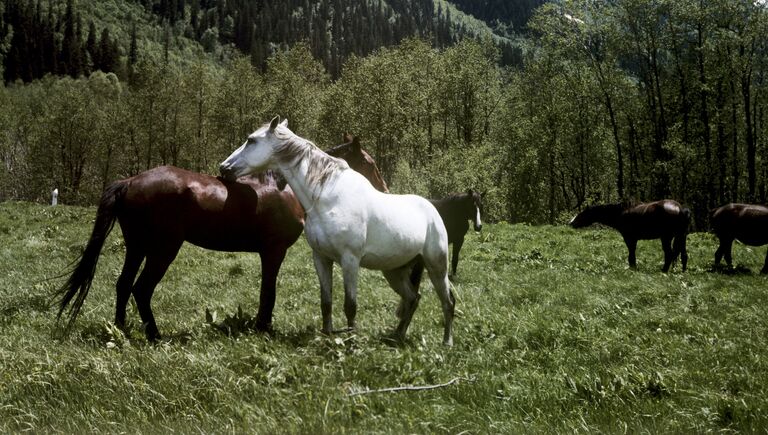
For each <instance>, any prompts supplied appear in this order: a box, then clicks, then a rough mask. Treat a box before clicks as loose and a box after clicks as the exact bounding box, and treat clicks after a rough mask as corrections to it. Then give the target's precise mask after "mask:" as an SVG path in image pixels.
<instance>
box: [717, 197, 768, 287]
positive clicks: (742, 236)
mask: <svg viewBox="0 0 768 435" xmlns="http://www.w3.org/2000/svg"><path fill="white" fill-rule="evenodd" d="M710 222H711V223H712V231H713V232H714V233H715V235H716V236H717V238H718V239H719V240H720V246H719V247H718V248H717V251H715V266H718V265H719V264H720V259H721V258H723V256H725V263H726V264H727V265H728V267H733V259H732V257H731V247H732V246H733V241H734V240H738V241H740V242H742V243H744V244H745V245H749V246H762V245H765V244H766V243H768V207H765V206H762V205H753V204H727V205H724V206H722V207H719V208H716V209H714V210H712V212H711V214H710ZM760 273H768V254H766V257H765V264H764V265H763V269H762V270H761V271H760Z"/></svg>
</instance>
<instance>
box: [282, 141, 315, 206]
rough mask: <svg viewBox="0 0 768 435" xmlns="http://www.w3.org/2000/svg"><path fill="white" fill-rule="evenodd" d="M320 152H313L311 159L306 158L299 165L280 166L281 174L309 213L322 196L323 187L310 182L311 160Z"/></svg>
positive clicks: (286, 164)
mask: <svg viewBox="0 0 768 435" xmlns="http://www.w3.org/2000/svg"><path fill="white" fill-rule="evenodd" d="M317 152H319V151H317V150H312V154H311V155H310V157H309V158H304V159H302V160H301V161H299V162H298V164H291V163H280V164H278V166H279V168H280V172H281V173H282V174H283V176H284V177H285V179H286V180H287V181H288V185H290V186H291V189H293V192H294V194H295V195H296V198H297V199H298V200H299V202H300V203H301V206H302V207H304V210H306V212H307V213H309V212H310V211H311V210H312V209H314V208H315V207H316V206H317V204H318V202H319V201H321V199H322V197H321V195H320V193H321V190H322V189H323V186H322V185H317V184H312V183H310V180H309V170H310V161H309V159H311V158H315V157H316V156H315V155H314V154H315V153H317Z"/></svg>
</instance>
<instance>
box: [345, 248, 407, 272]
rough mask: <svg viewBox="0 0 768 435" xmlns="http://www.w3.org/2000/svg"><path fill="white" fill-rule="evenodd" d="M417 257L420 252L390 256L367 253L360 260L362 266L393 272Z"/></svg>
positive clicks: (405, 252) (399, 253)
mask: <svg viewBox="0 0 768 435" xmlns="http://www.w3.org/2000/svg"><path fill="white" fill-rule="evenodd" d="M417 255H419V254H418V252H407V251H401V252H397V253H390V254H381V253H367V254H365V255H363V257H362V258H361V259H360V266H361V267H364V268H366V269H374V270H393V269H397V268H399V267H402V266H404V265H406V264H408V263H409V262H410V261H411V260H413V259H414V258H416V256H417Z"/></svg>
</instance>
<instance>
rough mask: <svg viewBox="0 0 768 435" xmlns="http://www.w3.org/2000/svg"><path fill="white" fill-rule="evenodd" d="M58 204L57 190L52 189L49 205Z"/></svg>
mask: <svg viewBox="0 0 768 435" xmlns="http://www.w3.org/2000/svg"><path fill="white" fill-rule="evenodd" d="M58 203H59V189H53V194H52V196H51V205H53V206H55V205H56V204H58Z"/></svg>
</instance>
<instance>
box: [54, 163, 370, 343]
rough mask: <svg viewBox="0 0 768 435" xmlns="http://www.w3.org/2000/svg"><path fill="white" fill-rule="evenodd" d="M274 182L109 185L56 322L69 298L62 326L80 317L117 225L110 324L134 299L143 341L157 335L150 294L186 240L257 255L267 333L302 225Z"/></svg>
mask: <svg viewBox="0 0 768 435" xmlns="http://www.w3.org/2000/svg"><path fill="white" fill-rule="evenodd" d="M357 164H361V165H362V166H355V168H361V169H364V170H366V166H367V165H368V164H369V163H368V162H358V163H357ZM370 164H371V165H374V166H375V163H373V162H371V163H370ZM278 178H279V174H273V173H271V172H270V173H266V174H261V175H259V176H257V177H242V178H240V179H238V180H237V181H226V180H222V179H219V178H216V177H212V176H210V175H203V174H198V173H195V172H190V171H187V170H184V169H179V168H175V167H172V166H163V167H159V168H154V169H150V170H148V171H145V172H142V173H141V174H138V175H136V176H134V177H131V178H127V179H124V180H120V181H116V182H114V183H112V184H111V185H110V186H108V187H107V188H106V190H105V191H104V193H103V195H102V197H101V202H100V204H99V207H98V210H97V212H96V223H95V224H94V227H93V232H92V234H91V237H90V239H89V240H88V244H87V246H86V248H85V251H84V252H83V255H82V257H81V258H80V261H79V263H78V264H77V266H76V267H75V269H74V270H73V271H72V274H71V276H70V277H69V279H68V280H67V282H66V283H65V284H64V285H63V286H62V287H61V288H60V289H59V290H58V292H57V295H58V296H59V297H60V302H59V313H58V318H59V319H60V318H61V316H62V314H63V312H64V311H65V309H66V308H67V305H68V304H69V303H70V302H71V301H72V299H73V298H75V299H74V303H73V305H72V306H71V307H70V309H69V322H68V326H71V325H72V323H73V322H74V320H75V318H76V317H77V315H78V314H79V312H80V308H81V307H82V304H83V301H84V300H85V297H86V295H87V294H88V290H89V289H90V287H91V283H92V281H93V276H94V274H95V271H96V264H97V262H98V260H99V253H100V252H101V248H102V246H103V244H104V241H105V240H106V238H107V235H108V234H109V233H110V231H111V230H112V226H113V225H114V223H115V220H117V221H118V222H119V223H120V227H121V229H122V233H123V238H124V239H125V250H126V253H125V263H124V265H123V270H122V272H121V273H120V277H119V278H118V280H117V297H116V301H115V324H116V325H117V326H118V327H119V328H120V329H123V330H124V329H125V311H126V304H127V303H128V298H129V297H130V295H131V294H133V297H134V299H135V301H136V306H137V308H138V310H139V315H140V316H141V320H142V322H143V323H144V325H145V333H146V336H147V339H149V340H150V341H153V340H156V339H158V338H159V337H160V334H159V332H158V329H157V325H156V324H155V319H154V315H153V313H152V308H151V306H150V301H151V299H152V294H153V292H154V290H155V286H157V284H158V283H159V282H160V280H161V279H162V278H163V276H164V275H165V272H166V271H167V269H168V267H169V266H170V265H171V263H172V262H173V260H174V259H175V258H176V255H177V254H178V252H179V249H180V248H181V245H182V244H183V243H184V241H188V242H190V243H192V244H194V245H197V246H200V247H203V248H206V249H212V250H216V251H229V252H257V253H258V254H259V257H260V258H261V276H262V278H261V292H260V297H259V311H258V313H257V315H256V328H257V329H259V330H270V329H271V324H272V311H273V309H274V306H275V285H276V282H277V275H278V272H279V270H280V266H281V264H282V262H283V259H284V258H285V254H286V251H287V250H288V248H289V247H290V246H291V245H293V244H294V242H296V240H297V239H298V237H299V235H300V234H301V232H302V230H303V228H304V209H303V208H302V207H301V204H299V201H298V200H297V199H296V196H295V195H294V194H293V191H292V190H291V189H290V187H288V188H285V190H282V189H280V188H279V180H278ZM374 181H376V180H374ZM283 186H285V184H284V183H283ZM145 259H146V262H145V264H144V268H143V270H142V271H141V274H140V275H139V278H138V279H135V278H136V275H137V273H138V272H139V267H140V266H141V264H142V261H144V260H145Z"/></svg>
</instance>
